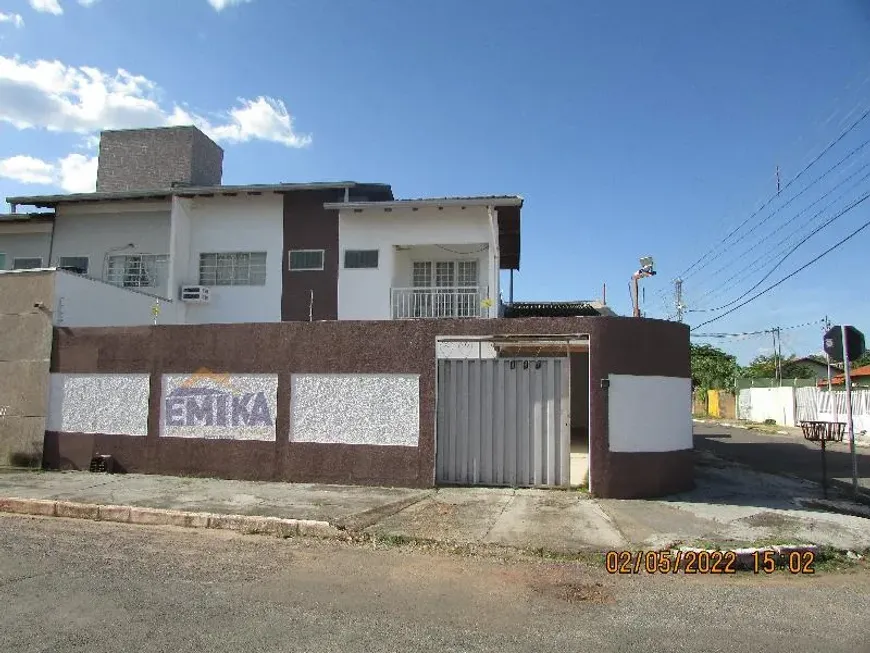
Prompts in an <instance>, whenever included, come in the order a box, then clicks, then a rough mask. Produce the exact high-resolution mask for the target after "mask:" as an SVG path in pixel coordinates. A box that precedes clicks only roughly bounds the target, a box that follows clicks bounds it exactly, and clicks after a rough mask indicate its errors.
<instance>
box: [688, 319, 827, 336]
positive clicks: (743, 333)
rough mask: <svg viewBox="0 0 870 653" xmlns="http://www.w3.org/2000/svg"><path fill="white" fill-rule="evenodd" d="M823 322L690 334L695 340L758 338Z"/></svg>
mask: <svg viewBox="0 0 870 653" xmlns="http://www.w3.org/2000/svg"><path fill="white" fill-rule="evenodd" d="M824 323H825V320H824V319H821V320H811V321H810V322H803V323H802V324H793V325H792V326H787V327H774V328H771V329H761V330H759V331H741V332H738V333H694V334H692V335H693V336H694V337H696V338H738V337H743V336H760V335H767V334H768V333H773V332H774V331H775V330H776V329H779V330H780V331H792V330H794V329H804V328H806V327H810V326H816V325H817V324H824Z"/></svg>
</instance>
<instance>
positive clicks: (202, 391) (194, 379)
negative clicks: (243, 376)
mask: <svg viewBox="0 0 870 653" xmlns="http://www.w3.org/2000/svg"><path fill="white" fill-rule="evenodd" d="M165 409H166V425H167V426H272V424H273V422H272V415H271V414H270V412H269V402H268V401H267V399H266V394H265V393H264V392H262V391H260V392H238V391H236V390H235V389H234V388H233V386H232V384H231V383H230V375H229V374H215V373H214V372H211V371H209V370H207V369H205V368H203V369H200V370H198V371H197V372H195V373H194V374H191V375H190V376H189V377H187V378H186V379H185V380H184V381H182V383H181V384H180V385H179V386H178V387H177V388H175V389H174V390H173V391H172V392H170V393H169V395H168V396H167V397H166V403H165Z"/></svg>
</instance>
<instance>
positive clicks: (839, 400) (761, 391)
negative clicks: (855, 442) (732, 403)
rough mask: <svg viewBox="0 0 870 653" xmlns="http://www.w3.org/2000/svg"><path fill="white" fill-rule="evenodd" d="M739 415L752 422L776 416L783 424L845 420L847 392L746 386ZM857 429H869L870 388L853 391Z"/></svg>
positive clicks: (859, 430) (853, 407)
mask: <svg viewBox="0 0 870 653" xmlns="http://www.w3.org/2000/svg"><path fill="white" fill-rule="evenodd" d="M737 417H738V418H739V419H745V420H749V421H752V422H763V421H764V420H767V419H772V420H775V421H776V423H777V424H781V425H783V426H797V425H798V424H799V423H800V422H801V421H813V420H816V421H825V422H845V421H846V392H845V391H843V390H835V391H832V392H828V391H827V390H822V389H820V388H789V387H782V388H743V389H741V390H740V394H739V396H738V399H737ZM852 421H853V424H854V427H855V432H856V433H860V432H862V431H870V390H853V391H852Z"/></svg>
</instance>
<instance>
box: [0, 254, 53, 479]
mask: <svg viewBox="0 0 870 653" xmlns="http://www.w3.org/2000/svg"><path fill="white" fill-rule="evenodd" d="M53 277H54V275H53V273H52V272H48V271H39V272H33V271H25V272H7V273H3V274H0V334H2V335H0V466H6V465H14V466H28V467H40V466H41V465H42V451H43V439H44V435H45V431H46V426H45V416H46V412H47V409H48V394H49V393H48V382H49V362H50V358H51V346H52V345H51V343H52V325H51V313H50V310H51V306H52V305H53V294H54V278H53ZM37 303H41V304H42V305H43V306H44V307H46V308H47V309H48V310H47V311H46V310H43V309H40V308H37V307H35V306H34V305H35V304H37Z"/></svg>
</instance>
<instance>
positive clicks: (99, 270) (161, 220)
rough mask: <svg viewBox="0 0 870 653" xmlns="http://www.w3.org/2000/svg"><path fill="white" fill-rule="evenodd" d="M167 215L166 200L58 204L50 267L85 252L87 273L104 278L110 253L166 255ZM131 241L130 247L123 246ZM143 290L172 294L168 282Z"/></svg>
mask: <svg viewBox="0 0 870 653" xmlns="http://www.w3.org/2000/svg"><path fill="white" fill-rule="evenodd" d="M169 215H170V205H169V202H168V201H166V202H148V203H144V202H143V203H139V202H106V203H95V204H81V205H79V204H70V205H63V204H61V205H60V206H58V207H57V210H56V213H55V226H54V245H53V247H52V254H51V258H52V260H51V264H50V267H55V266H57V265H58V263H59V261H60V258H61V257H62V256H87V257H88V259H89V261H88V266H89V267H88V275H89V276H93V277H95V278H99V279H104V278H105V277H104V275H105V262H106V258H107V257H108V256H109V255H113V254H118V255H135V254H156V255H168V254H169V222H170V220H169ZM130 243H132V244H133V247H131V248H126V245H128V244H130ZM122 248H123V249H122ZM146 290H147V291H148V292H153V293H154V294H159V295H162V296H164V297H173V295H172V294H169V288H168V284H167V287H163V288H149V289H146Z"/></svg>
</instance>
